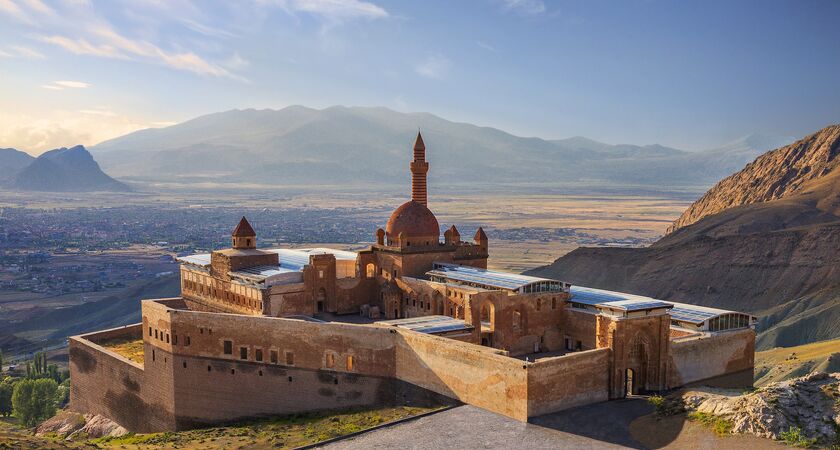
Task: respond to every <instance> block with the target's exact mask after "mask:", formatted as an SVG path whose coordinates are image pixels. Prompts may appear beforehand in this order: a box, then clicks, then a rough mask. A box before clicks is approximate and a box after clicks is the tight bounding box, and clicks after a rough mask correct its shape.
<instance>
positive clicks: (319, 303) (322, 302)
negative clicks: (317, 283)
mask: <svg viewBox="0 0 840 450" xmlns="http://www.w3.org/2000/svg"><path fill="white" fill-rule="evenodd" d="M326 307H327V290H326V289H324V288H320V289H318V295H317V296H316V297H315V312H318V313H322V312H324V311H325V309H326Z"/></svg>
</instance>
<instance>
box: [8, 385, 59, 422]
mask: <svg viewBox="0 0 840 450" xmlns="http://www.w3.org/2000/svg"><path fill="white" fill-rule="evenodd" d="M57 391H58V385H57V384H56V382H55V381H54V380H51V379H49V378H40V379H37V380H31V379H26V380H23V381H20V382H18V383H17V384H15V389H14V391H13V393H12V408H13V409H14V413H15V416H16V417H17V418H18V419H20V421H21V422H23V423H24V424H25V425H26V426H28V427H34V426H35V425H37V424H38V422H40V421H43V420H46V419H48V418H50V417H52V416H53V415H55V399H56V393H57Z"/></svg>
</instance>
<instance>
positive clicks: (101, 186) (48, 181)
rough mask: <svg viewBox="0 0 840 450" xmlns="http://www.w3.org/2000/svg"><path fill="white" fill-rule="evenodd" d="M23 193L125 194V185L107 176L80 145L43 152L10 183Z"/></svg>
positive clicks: (126, 188)
mask: <svg viewBox="0 0 840 450" xmlns="http://www.w3.org/2000/svg"><path fill="white" fill-rule="evenodd" d="M11 187H12V188H13V189H19V190H24V191H53V192H70V191H127V190H129V189H128V186H126V185H125V184H123V183H120V182H119V181H117V180H115V179H113V178H111V177H109V176H108V175H106V174H105V173H104V172H102V170H101V169H100V168H99V164H97V163H96V161H94V159H93V156H91V154H90V153H89V152H88V151H87V150H86V149H85V148H84V147H83V146H81V145H77V146H75V147H72V148H66V147H62V148H59V149H55V150H50V151H48V152H46V153H43V154H42V155H41V156H39V157H38V158H36V159H35V160H34V161H32V162H31V163H30V164H29V165H27V166H26V167H25V168H23V169H21V170H20V171H19V172H18V173H17V174H16V175H15V176H14V178H13V180H12V181H11Z"/></svg>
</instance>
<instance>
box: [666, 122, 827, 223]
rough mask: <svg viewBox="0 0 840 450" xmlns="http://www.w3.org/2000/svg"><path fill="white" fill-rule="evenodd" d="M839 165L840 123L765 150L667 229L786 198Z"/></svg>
mask: <svg viewBox="0 0 840 450" xmlns="http://www.w3.org/2000/svg"><path fill="white" fill-rule="evenodd" d="M838 166H840V125H833V126H830V127H828V128H825V129H823V130H820V131H818V132H816V133H814V134H812V135H810V136H808V137H806V138H804V139H801V140H799V141H797V142H794V143H793V144H791V145H788V146H785V147H782V148H779V149H776V150H773V151H771V152H767V153H765V154H763V155H761V156H759V157H758V158H757V159H756V160H755V161H753V162H751V163H749V164H747V167H745V168H744V169H743V170H741V171H740V172H738V173H736V174H734V175H731V176H729V177H726V178H724V179H723V180H722V181H721V182H719V183H718V184H717V185H715V187H713V188H712V189H710V190H709V191H708V192H706V194H705V195H703V197H701V198H700V200H698V201H697V202H695V203H694V204H693V205H691V207H690V208H688V210H686V211H685V212H684V213H683V214H682V215H681V216H680V218H679V219H677V220H676V221H675V222H674V224H673V225H671V227H669V228H668V231H667V233H672V232H673V231H675V230H678V229H680V228H682V227H685V226H687V225H691V224H692V223H695V222H697V221H698V220H700V219H702V218H704V217H706V216H709V215H712V214H716V213H718V212H720V211H723V210H725V209H729V208H732V207H735V206H740V205H748V204H751V203H759V202H766V201H770V200H777V199H780V198H786V197H789V196H791V195H795V194H797V193H800V192H802V191H803V190H804V189H805V187H806V186H807V185H808V182H810V181H812V180H815V179H818V178H821V177H824V176H826V175H827V174H829V173H830V172H832V171H833V170H834V169H836V168H837V167H838Z"/></svg>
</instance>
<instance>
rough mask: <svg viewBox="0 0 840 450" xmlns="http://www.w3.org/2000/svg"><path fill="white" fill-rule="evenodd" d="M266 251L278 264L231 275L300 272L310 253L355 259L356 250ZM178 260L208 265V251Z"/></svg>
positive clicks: (271, 274) (258, 275) (323, 248)
mask: <svg viewBox="0 0 840 450" xmlns="http://www.w3.org/2000/svg"><path fill="white" fill-rule="evenodd" d="M265 251H267V252H271V253H276V254H277V256H278V258H279V260H280V264H279V265H278V266H256V267H250V268H247V269H241V270H238V271H236V272H232V273H231V274H232V275H241V276H247V277H250V278H260V277H261V278H268V277H270V276H273V275H279V274H282V273H289V272H300V271H302V270H303V266H305V265H307V264H309V256H310V255H326V254H332V255H334V256H335V259H336V260H338V261H355V260H356V256H357V255H356V252H350V251H346V250H336V249H332V248H326V247H316V248H295V249H291V248H272V249H265ZM176 259H177V260H178V261H180V262H183V263H186V264H193V265H196V266H201V267H208V266H209V265H210V253H199V254H196V255H188V256H180V257H178V258H176Z"/></svg>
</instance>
